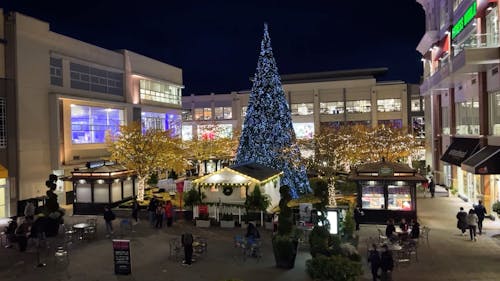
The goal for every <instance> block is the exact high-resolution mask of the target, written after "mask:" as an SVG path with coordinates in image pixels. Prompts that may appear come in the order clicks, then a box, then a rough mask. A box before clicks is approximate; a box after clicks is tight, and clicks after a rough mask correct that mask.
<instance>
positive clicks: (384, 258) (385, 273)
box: [380, 244, 394, 281]
mask: <svg viewBox="0 0 500 281" xmlns="http://www.w3.org/2000/svg"><path fill="white" fill-rule="evenodd" d="M380 268H381V269H382V274H381V276H380V280H382V281H391V280H392V270H393V269H394V259H393V258H392V253H391V251H389V248H388V247H387V245H385V244H384V245H383V246H382V254H381V255H380Z"/></svg>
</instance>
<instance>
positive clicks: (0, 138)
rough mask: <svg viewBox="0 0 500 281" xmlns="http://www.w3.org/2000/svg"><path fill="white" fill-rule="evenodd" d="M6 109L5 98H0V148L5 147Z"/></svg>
mask: <svg viewBox="0 0 500 281" xmlns="http://www.w3.org/2000/svg"><path fill="white" fill-rule="evenodd" d="M6 110H7V108H6V106H5V98H0V148H6V147H7V111H6Z"/></svg>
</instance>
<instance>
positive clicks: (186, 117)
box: [181, 108, 193, 121]
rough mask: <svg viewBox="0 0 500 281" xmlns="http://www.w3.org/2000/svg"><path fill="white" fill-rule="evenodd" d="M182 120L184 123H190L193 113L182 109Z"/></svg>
mask: <svg viewBox="0 0 500 281" xmlns="http://www.w3.org/2000/svg"><path fill="white" fill-rule="evenodd" d="M181 114H182V120H184V121H192V120H193V112H192V111H191V109H186V108H184V109H182V113H181Z"/></svg>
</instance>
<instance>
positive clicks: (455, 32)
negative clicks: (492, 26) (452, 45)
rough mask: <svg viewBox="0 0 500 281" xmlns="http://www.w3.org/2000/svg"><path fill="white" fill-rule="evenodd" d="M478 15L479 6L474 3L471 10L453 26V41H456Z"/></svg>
mask: <svg viewBox="0 0 500 281" xmlns="http://www.w3.org/2000/svg"><path fill="white" fill-rule="evenodd" d="M476 13H477V4H476V2H475V1H474V2H473V3H472V4H471V5H470V7H469V8H467V11H465V13H464V15H463V16H462V17H460V18H459V19H458V20H457V22H456V23H455V24H454V25H453V28H452V29H451V39H454V38H455V37H457V35H458V34H460V32H462V30H464V28H465V27H466V26H467V24H469V23H470V22H471V21H472V20H473V19H474V17H475V16H476Z"/></svg>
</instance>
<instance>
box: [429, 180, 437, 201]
mask: <svg viewBox="0 0 500 281" xmlns="http://www.w3.org/2000/svg"><path fill="white" fill-rule="evenodd" d="M429 192H430V193H431V198H434V193H435V192H436V184H435V183H434V179H433V178H432V177H431V178H430V181H429Z"/></svg>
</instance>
